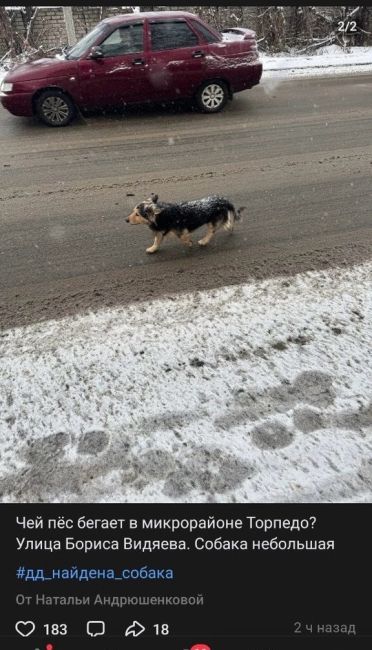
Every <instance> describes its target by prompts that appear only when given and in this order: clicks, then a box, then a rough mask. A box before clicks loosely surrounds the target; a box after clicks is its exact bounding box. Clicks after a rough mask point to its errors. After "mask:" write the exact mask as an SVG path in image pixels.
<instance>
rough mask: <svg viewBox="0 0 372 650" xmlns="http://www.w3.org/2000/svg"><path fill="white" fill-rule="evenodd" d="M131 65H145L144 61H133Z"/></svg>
mask: <svg viewBox="0 0 372 650" xmlns="http://www.w3.org/2000/svg"><path fill="white" fill-rule="evenodd" d="M132 65H145V60H144V59H133V61H132Z"/></svg>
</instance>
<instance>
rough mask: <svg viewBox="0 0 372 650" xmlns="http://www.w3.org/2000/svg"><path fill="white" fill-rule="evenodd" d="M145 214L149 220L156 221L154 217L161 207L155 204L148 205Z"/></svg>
mask: <svg viewBox="0 0 372 650" xmlns="http://www.w3.org/2000/svg"><path fill="white" fill-rule="evenodd" d="M146 212H147V216H148V219H149V221H151V222H152V223H156V217H157V216H158V214H160V213H161V209H160V208H158V206H157V205H149V206H148V208H147V210H146Z"/></svg>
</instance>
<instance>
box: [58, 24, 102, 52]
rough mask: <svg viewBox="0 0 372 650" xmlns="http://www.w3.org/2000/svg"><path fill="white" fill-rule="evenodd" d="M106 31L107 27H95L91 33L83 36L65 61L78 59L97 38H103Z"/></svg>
mask: <svg viewBox="0 0 372 650" xmlns="http://www.w3.org/2000/svg"><path fill="white" fill-rule="evenodd" d="M106 31H107V26H106V25H103V24H102V23H101V24H100V25H97V27H95V28H94V29H92V31H91V32H89V33H88V34H87V35H86V36H84V37H83V38H82V39H81V40H80V41H78V43H76V45H74V47H72V48H71V50H70V51H69V52H68V54H67V55H66V59H79V58H80V57H81V56H82V54H84V52H86V50H87V49H88V48H89V47H91V45H93V44H94V43H95V42H96V40H97V39H98V37H99V36H103V35H104V34H105V33H106Z"/></svg>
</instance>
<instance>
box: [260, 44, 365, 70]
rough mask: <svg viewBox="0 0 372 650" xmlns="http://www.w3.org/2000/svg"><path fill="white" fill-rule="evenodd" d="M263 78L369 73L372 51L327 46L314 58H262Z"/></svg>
mask: <svg viewBox="0 0 372 650" xmlns="http://www.w3.org/2000/svg"><path fill="white" fill-rule="evenodd" d="M260 58H261V60H262V63H263V67H264V75H265V76H268V77H270V76H277V75H280V76H283V77H284V78H285V77H291V76H316V75H327V74H332V75H333V74H351V73H353V72H370V71H371V70H372V47H350V48H347V49H344V48H342V47H340V46H338V45H330V46H328V47H323V48H320V49H319V50H317V51H316V52H315V53H314V54H296V53H293V54H292V55H288V54H284V53H283V54H275V55H268V54H263V53H262V54H261V55H260Z"/></svg>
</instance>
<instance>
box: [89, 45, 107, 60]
mask: <svg viewBox="0 0 372 650" xmlns="http://www.w3.org/2000/svg"><path fill="white" fill-rule="evenodd" d="M103 57H104V54H103V51H102V50H101V48H100V47H99V46H98V45H95V46H94V47H92V49H91V51H90V54H89V58H90V59H103Z"/></svg>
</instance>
